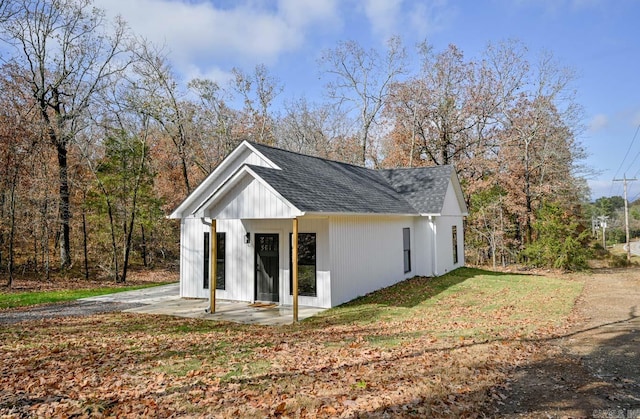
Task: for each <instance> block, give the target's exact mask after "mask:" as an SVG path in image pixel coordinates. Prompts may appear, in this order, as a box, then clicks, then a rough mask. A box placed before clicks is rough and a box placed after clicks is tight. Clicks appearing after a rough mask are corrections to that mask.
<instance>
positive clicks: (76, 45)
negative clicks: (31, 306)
mask: <svg viewBox="0 0 640 419" xmlns="http://www.w3.org/2000/svg"><path fill="white" fill-rule="evenodd" d="M13 5H14V7H15V9H14V10H13V13H12V14H11V15H10V16H9V17H8V18H7V20H6V21H5V22H4V23H3V24H2V26H1V30H2V37H3V40H4V41H5V42H6V43H7V44H8V45H9V46H10V47H12V53H13V55H12V57H11V61H13V62H14V63H16V64H17V65H19V66H20V67H22V68H24V69H25V72H24V73H23V74H24V77H25V80H24V82H26V83H27V84H28V85H29V86H30V91H31V94H32V96H33V98H34V100H35V102H36V107H37V109H38V113H39V117H40V119H41V123H42V124H43V125H44V129H45V130H46V135H47V138H48V141H49V143H50V144H51V145H52V146H53V147H54V148H55V151H56V153H57V160H58V201H59V202H58V212H59V220H60V265H61V267H62V268H66V267H68V266H70V264H71V245H70V242H71V240H70V218H71V208H70V199H69V198H70V193H69V173H68V167H69V162H68V152H69V147H70V145H72V143H73V141H74V139H75V137H76V135H77V134H78V132H80V131H81V130H82V129H83V128H84V122H85V113H86V110H87V109H88V108H89V106H90V105H91V103H92V101H93V100H94V98H95V96H96V93H97V92H98V91H100V90H101V89H104V88H105V86H107V85H108V84H109V83H110V82H111V80H112V79H113V77H115V76H117V75H118V74H119V73H120V72H121V71H123V70H124V69H125V68H126V67H127V66H128V63H129V62H128V60H127V58H126V56H125V52H126V41H127V29H126V26H125V24H124V22H123V21H122V20H119V19H118V20H116V22H115V23H114V25H113V27H111V28H108V27H107V22H106V21H105V18H104V13H103V12H102V11H101V10H99V9H97V8H94V7H93V6H92V2H91V0H15V2H13Z"/></svg>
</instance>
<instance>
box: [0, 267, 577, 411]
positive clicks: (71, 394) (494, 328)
mask: <svg viewBox="0 0 640 419" xmlns="http://www.w3.org/2000/svg"><path fill="white" fill-rule="evenodd" d="M581 289H582V283H581V282H579V281H575V280H569V279H562V278H560V279H558V278H552V277H544V276H534V275H514V274H501V273H493V272H488V271H483V270H477V269H467V268H465V269H459V270H456V271H454V272H452V273H449V274H448V275H445V276H442V277H439V278H434V279H429V278H414V279H411V280H408V281H405V282H403V283H401V284H397V285H395V286H393V287H390V288H387V289H384V290H380V291H378V292H375V293H372V294H370V295H367V296H364V297H362V298H359V299H356V300H354V301H352V302H350V303H347V304H344V305H342V306H340V307H336V308H334V309H331V310H327V311H326V312H323V313H321V314H320V315H318V316H315V317H313V318H310V319H307V320H305V321H302V322H300V323H299V324H295V325H288V326H281V327H269V326H256V325H240V324H234V323H225V322H216V321H211V320H202V319H183V318H174V317H169V316H147V315H137V314H127V313H110V314H103V315H96V316H90V317H78V318H68V319H52V320H44V321H39V322H26V323H21V324H16V325H9V326H2V327H0V388H4V389H5V390H6V395H8V396H6V397H5V398H4V399H0V416H1V415H2V414H5V413H7V412H9V411H11V410H10V407H11V406H19V409H18V412H20V413H21V414H22V415H23V416H65V415H67V416H69V415H75V416H82V415H87V416H91V415H96V414H100V415H104V416H156V417H167V416H191V417H203V416H204V417H269V416H280V417H337V416H341V415H344V416H348V417H357V416H367V417H369V416H374V417H376V416H379V417H384V416H386V417H452V416H454V417H473V416H482V415H486V414H487V411H486V410H484V409H486V406H487V403H489V402H490V401H492V400H496V398H498V399H499V397H500V391H501V390H500V388H502V386H505V385H508V377H509V374H510V372H511V371H512V370H513V368H515V366H516V365H523V364H526V363H527V362H529V359H531V357H532V356H533V354H536V353H537V351H538V349H537V348H538V342H541V341H545V340H546V339H549V338H551V337H553V336H556V335H557V334H562V333H563V331H564V329H563V326H564V325H565V320H566V317H567V315H568V314H569V312H570V310H571V308H572V307H573V304H574V302H575V300H576V298H577V296H578V295H579V293H580V292H581ZM27 372H28V373H27ZM3 400H4V402H3ZM7 400H8V401H7ZM3 403H4V404H3ZM14 413H16V412H14Z"/></svg>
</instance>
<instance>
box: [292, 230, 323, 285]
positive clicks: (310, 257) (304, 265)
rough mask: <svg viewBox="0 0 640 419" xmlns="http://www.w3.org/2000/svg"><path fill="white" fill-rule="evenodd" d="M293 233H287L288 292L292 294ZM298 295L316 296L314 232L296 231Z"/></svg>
mask: <svg viewBox="0 0 640 419" xmlns="http://www.w3.org/2000/svg"><path fill="white" fill-rule="evenodd" d="M292 239H293V234H289V261H290V262H289V293H290V294H291V295H293V264H292V261H293V246H292V243H291V242H292ZM298 295H302V296H306V297H316V296H317V295H318V294H317V289H316V233H298Z"/></svg>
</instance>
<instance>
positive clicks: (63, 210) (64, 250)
mask: <svg viewBox="0 0 640 419" xmlns="http://www.w3.org/2000/svg"><path fill="white" fill-rule="evenodd" d="M56 151H57V152H58V180H59V194H60V202H59V204H58V213H59V217H60V238H61V240H60V268H61V269H65V268H68V267H69V266H71V229H70V220H71V211H70V206H69V172H68V162H67V143H66V142H65V141H57V143H56Z"/></svg>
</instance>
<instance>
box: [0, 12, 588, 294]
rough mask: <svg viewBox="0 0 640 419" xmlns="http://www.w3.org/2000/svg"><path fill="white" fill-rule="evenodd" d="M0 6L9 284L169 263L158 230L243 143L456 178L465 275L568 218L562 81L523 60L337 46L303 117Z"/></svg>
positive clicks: (3, 254) (101, 35)
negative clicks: (547, 213)
mask: <svg viewBox="0 0 640 419" xmlns="http://www.w3.org/2000/svg"><path fill="white" fill-rule="evenodd" d="M2 5H3V8H2V12H3V13H0V38H1V39H2V41H3V42H4V47H5V52H3V57H4V61H3V62H4V64H3V65H2V66H1V67H0V73H1V75H2V88H3V93H4V94H3V97H2V99H0V101H1V102H2V106H1V108H2V111H1V115H0V138H1V140H2V143H1V144H0V147H1V149H0V153H1V155H0V157H1V158H2V168H1V170H0V176H1V179H0V185H2V186H1V188H2V189H1V190H0V214H1V215H2V219H3V223H2V226H1V228H0V266H1V267H2V272H3V275H6V276H7V279H8V281H7V282H11V278H12V277H13V275H14V274H15V272H16V271H17V270H19V271H20V272H21V273H36V274H39V275H43V276H45V277H49V276H50V274H51V272H52V270H58V269H60V270H61V272H63V273H65V272H72V274H73V275H80V276H83V277H85V278H89V277H94V278H95V277H107V278H113V279H115V280H118V281H125V280H126V276H127V267H128V266H129V265H130V264H133V265H144V266H154V265H157V264H165V265H167V264H168V265H171V264H173V263H175V262H176V260H177V257H178V253H179V249H178V227H179V226H178V225H177V224H175V223H172V222H170V221H167V220H166V219H165V216H166V215H167V214H168V213H170V211H171V210H172V209H173V208H175V207H176V206H177V205H178V204H179V202H181V200H182V199H184V198H185V197H186V195H187V194H188V193H190V192H191V191H192V190H193V189H194V188H195V187H196V186H197V185H198V184H199V183H200V182H201V181H202V179H204V177H206V176H207V175H208V174H209V173H211V172H212V171H213V170H214V168H215V167H216V166H217V165H218V164H219V163H220V161H222V159H223V158H224V157H225V156H226V155H227V154H228V153H230V152H231V150H233V149H234V148H235V147H236V146H237V145H238V144H239V143H240V142H241V141H242V140H245V139H248V140H252V141H257V142H262V143H266V144H270V145H275V146H278V147H283V148H286V149H291V150H294V151H298V152H303V153H307V154H312V155H317V156H321V157H325V158H330V159H336V160H340V161H344V162H349V163H353V164H365V165H367V166H370V167H408V166H409V167H417V166H428V165H441V164H454V165H455V166H456V169H457V173H458V176H459V177H460V180H461V183H462V185H463V189H464V192H465V199H466V202H467V205H468V207H469V210H470V215H469V217H468V219H467V228H466V239H467V243H466V244H467V247H466V248H467V251H468V255H467V256H468V260H469V261H470V262H472V263H479V264H482V263H487V262H489V261H492V262H493V263H494V264H508V263H511V262H515V261H518V260H519V258H520V252H521V251H522V250H523V249H524V248H525V247H526V246H528V245H530V244H532V243H533V242H534V241H536V240H537V239H536V235H535V233H534V224H535V222H536V220H537V214H538V211H539V210H540V208H541V207H542V205H543V204H544V203H545V202H556V203H561V205H563V206H564V208H563V210H566V211H568V212H567V213H568V214H571V216H572V217H573V219H574V220H578V218H579V215H580V212H581V211H580V208H579V204H580V202H581V201H582V200H584V198H585V195H586V191H585V187H584V180H583V179H582V178H581V177H580V174H581V172H580V161H581V158H582V157H583V151H582V148H581V146H580V144H579V142H578V140H577V136H578V135H579V133H580V109H579V106H578V105H577V104H576V103H575V102H574V99H573V90H572V80H573V74H572V72H571V71H570V70H569V69H566V68H563V67H562V66H561V65H560V64H559V63H558V62H557V61H556V60H555V59H554V58H553V57H552V56H551V55H550V54H547V53H545V54H541V55H540V56H539V57H538V58H535V59H532V58H531V56H532V54H529V52H528V51H527V49H526V47H525V46H523V45H522V44H520V43H518V42H505V43H498V44H491V45H489V46H488V47H487V49H486V50H485V51H484V52H483V53H482V54H481V55H480V56H478V57H474V58H467V57H465V55H464V53H463V51H461V50H460V49H459V48H458V47H456V46H455V45H451V46H449V47H448V48H446V49H444V50H443V51H434V50H433V49H432V48H431V47H430V46H428V45H422V46H420V47H419V48H418V49H417V50H416V51H407V49H406V48H405V47H404V45H403V44H402V42H401V40H400V39H398V38H392V39H390V40H389V42H388V43H387V44H386V46H385V47H384V49H383V50H380V51H378V50H375V49H371V50H366V49H364V48H363V47H361V46H360V45H358V44H357V43H355V42H351V41H350V42H341V43H339V44H338V45H337V46H336V47H335V48H334V49H329V50H327V51H324V52H323V53H322V54H321V55H320V56H321V59H320V62H319V66H318V68H319V69H320V77H321V79H322V81H323V82H324V83H325V85H326V88H327V89H326V93H327V94H326V96H325V97H323V98H322V100H323V101H321V102H314V101H311V100H310V99H309V98H305V97H299V98H294V99H292V98H286V97H285V96H284V95H283V92H285V87H286V86H285V84H284V83H283V81H281V80H278V79H277V78H276V77H275V76H274V75H272V74H270V73H269V69H268V68H267V67H265V66H264V65H258V66H256V67H255V68H254V69H252V70H250V71H246V70H244V69H237V68H235V69H231V70H230V74H231V75H232V77H231V80H230V81H229V82H228V83H225V84H222V83H220V82H218V81H216V80H207V79H194V80H182V79H181V78H180V77H179V76H178V75H177V74H175V72H174V70H173V68H172V65H171V62H170V61H169V60H168V58H167V56H166V55H165V54H164V53H163V51H162V50H161V49H159V48H158V47H157V46H154V45H151V44H149V43H148V42H146V41H144V40H141V39H139V38H138V37H137V36H136V34H134V33H131V32H130V30H129V29H128V27H127V25H126V23H125V22H123V21H122V20H121V19H116V20H115V21H109V20H108V19H107V18H106V16H105V14H104V12H103V11H102V10H100V9H99V8H94V7H93V4H92V2H91V0H65V1H56V2H54V1H50V0H42V1H41V0H38V1H36V0H19V1H13V2H2ZM37 39H43V40H45V41H46V42H42V43H39V42H36V40H37ZM65 40H66V41H65ZM65 42H66V44H65ZM412 52H413V54H412ZM412 62H413V66H412V65H411V64H412ZM411 69H417V70H413V71H412V70H411ZM116 140H117V141H116ZM114 142H117V144H118V148H119V150H117V151H114V147H113V145H114ZM114 153H115V154H114ZM114 159H119V160H120V162H119V164H120V166H119V167H117V168H116V167H115V166H114ZM109 172H111V173H109ZM118 179H119V180H118ZM125 180H126V181H125Z"/></svg>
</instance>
